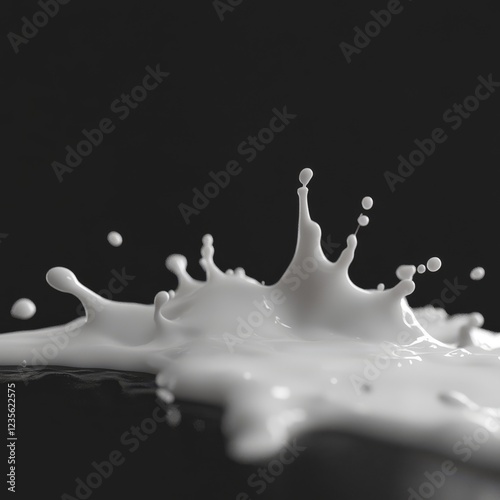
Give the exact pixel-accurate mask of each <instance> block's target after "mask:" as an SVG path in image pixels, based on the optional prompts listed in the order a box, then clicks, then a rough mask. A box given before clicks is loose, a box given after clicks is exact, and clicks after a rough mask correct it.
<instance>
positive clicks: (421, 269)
mask: <svg viewBox="0 0 500 500" xmlns="http://www.w3.org/2000/svg"><path fill="white" fill-rule="evenodd" d="M426 270H427V268H426V267H425V264H420V265H419V266H418V267H417V273H418V274H424V273H425V271H426Z"/></svg>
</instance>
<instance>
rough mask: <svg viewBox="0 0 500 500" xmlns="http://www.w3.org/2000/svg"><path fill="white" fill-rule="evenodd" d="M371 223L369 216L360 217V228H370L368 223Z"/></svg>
mask: <svg viewBox="0 0 500 500" xmlns="http://www.w3.org/2000/svg"><path fill="white" fill-rule="evenodd" d="M369 222H370V218H369V217H368V216H367V215H360V216H359V217H358V224H359V225H360V226H363V227H364V226H368V223H369Z"/></svg>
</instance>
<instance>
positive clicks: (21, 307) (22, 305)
mask: <svg viewBox="0 0 500 500" xmlns="http://www.w3.org/2000/svg"><path fill="white" fill-rule="evenodd" d="M35 313H36V306H35V304H34V302H33V301H32V300H30V299H19V300H16V302H14V304H13V306H12V308H11V310H10V315H11V316H12V317H13V318H17V319H30V318H32V317H33V316H34V315H35Z"/></svg>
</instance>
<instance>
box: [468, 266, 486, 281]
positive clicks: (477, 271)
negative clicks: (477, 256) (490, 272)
mask: <svg viewBox="0 0 500 500" xmlns="http://www.w3.org/2000/svg"><path fill="white" fill-rule="evenodd" d="M485 274H486V271H485V270H484V268H483V267H475V268H474V269H473V270H472V271H471V272H470V279H471V280H474V281H479V280H482V279H483V278H484V275H485Z"/></svg>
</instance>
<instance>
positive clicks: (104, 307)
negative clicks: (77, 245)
mask: <svg viewBox="0 0 500 500" xmlns="http://www.w3.org/2000/svg"><path fill="white" fill-rule="evenodd" d="M311 178H312V171H311V170H310V169H304V170H303V171H302V172H301V174H300V181H301V183H302V187H300V188H299V189H298V196H299V222H298V238H297V246H296V250H295V254H294V257H293V259H292V261H291V263H290V265H289V266H288V268H287V270H286V272H285V273H284V275H283V276H282V277H281V279H280V280H279V281H278V282H277V283H275V284H274V285H265V284H263V283H259V282H258V281H257V280H255V279H253V278H251V277H249V276H247V275H246V273H245V271H244V270H243V269H242V268H237V269H235V270H230V269H228V270H227V271H226V272H223V271H222V270H221V269H220V268H219V267H217V266H216V264H215V262H214V245H213V238H212V237H211V236H210V235H205V236H204V237H203V246H202V249H201V260H200V265H201V267H202V268H203V269H204V270H205V272H206V281H198V280H195V279H193V278H192V277H191V276H190V275H189V274H188V272H187V261H186V258H185V257H184V256H182V255H171V256H170V257H169V258H168V259H167V261H166V265H167V267H168V269H170V270H171V271H172V272H173V273H175V275H176V276H177V278H178V287H177V289H176V290H175V291H170V292H166V291H161V292H159V293H158V294H157V295H156V297H155V298H154V304H152V305H144V304H136V303H124V302H116V301H110V300H107V299H105V298H103V297H101V296H99V295H97V294H96V293H94V292H93V291H91V290H89V289H88V288H86V287H85V286H84V285H82V284H81V283H80V282H79V281H78V280H77V278H76V276H75V275H74V274H73V273H72V272H71V271H70V270H68V269H65V268H61V267H57V268H53V269H51V270H50V271H49V272H48V273H47V281H48V283H49V284H50V285H51V286H52V287H53V288H55V289H57V290H60V291H61V292H64V293H70V294H72V295H74V296H75V297H77V298H78V299H79V300H80V301H81V302H82V304H83V306H84V308H85V312H86V316H85V317H84V318H77V319H75V320H74V321H71V322H70V323H68V324H65V325H60V326H56V327H50V328H44V329H40V330H32V331H22V332H14V333H6V334H2V335H0V364H2V365H20V366H26V365H32V364H37V363H47V362H49V363H50V364H53V365H59V366H68V367H81V368H105V369H116V370H125V371H146V372H151V373H156V374H157V377H156V381H157V384H158V393H159V394H160V396H162V397H163V398H164V399H165V400H167V401H169V402H170V401H172V398H174V397H177V398H180V399H184V400H193V401H196V402H199V403H209V404H216V405H220V406H222V407H223V408H224V409H225V413H224V419H223V430H224V433H225V435H226V437H227V443H228V445H227V449H228V453H229V454H230V456H232V457H233V458H235V459H237V460H240V461H253V460H261V459H266V458H268V457H270V456H272V455H273V454H275V453H276V452H277V451H279V449H280V448H281V447H282V446H283V445H284V443H286V442H287V441H289V440H291V439H292V438H294V437H297V436H300V435H303V434H304V433H306V432H308V431H311V430H317V429H332V430H335V431H340V432H353V433H356V434H359V435H367V436H373V437H377V438H381V439H384V440H388V441H393V442H399V443H403V444H406V445H410V446H418V447H424V448H426V449H429V450H432V451H436V452H439V453H442V454H444V455H452V454H453V453H457V450H456V446H457V443H459V441H461V440H462V438H463V436H465V435H471V436H473V435H475V434H474V433H476V434H477V432H478V430H481V431H482V432H483V434H484V433H487V434H486V435H487V437H488V439H486V440H483V442H482V443H481V446H479V447H478V449H477V450H475V451H474V452H473V454H472V458H471V459H472V460H473V461H474V462H476V463H478V464H483V465H487V466H490V467H494V468H498V469H500V459H499V457H500V391H497V390H495V381H496V380H499V379H500V336H497V335H496V334H495V333H493V332H489V331H487V330H484V329H482V328H481V326H482V323H483V318H482V316H481V315H480V314H478V313H474V314H463V315H455V316H448V315H447V313H446V312H445V311H444V310H443V309H436V308H434V307H432V306H428V307H425V308H420V309H412V308H411V307H410V306H409V304H408V302H407V299H406V297H407V296H408V295H410V294H411V293H412V292H413V291H414V289H415V283H414V281H413V279H412V278H413V275H414V274H415V272H416V267H415V266H402V267H401V268H399V269H398V277H399V278H400V281H399V283H398V284H397V285H396V286H395V287H393V288H390V289H385V287H384V286H383V284H380V285H379V286H378V287H377V289H374V290H364V289H361V288H359V287H357V286H356V285H355V284H354V283H353V282H352V281H351V279H350V278H349V266H350V264H351V262H352V261H353V258H354V254H355V249H356V245H357V237H356V234H351V235H350V236H348V238H347V245H346V248H345V249H344V250H343V252H342V253H341V255H340V256H339V258H338V259H337V260H336V262H331V261H329V260H328V259H327V257H326V256H325V254H324V253H323V251H322V248H321V243H320V242H321V229H320V227H319V225H318V224H317V223H316V222H314V221H313V220H312V219H311V217H310V215H309V208H308V203H307V197H308V188H307V185H308V183H309V181H310V180H311ZM372 205H373V200H371V198H368V197H365V198H364V199H363V203H362V206H363V208H364V209H366V210H369V209H370V208H371V207H372ZM368 222H369V220H368V217H367V216H365V215H364V214H361V216H360V222H359V224H360V225H359V226H358V229H357V230H356V233H357V231H358V230H359V229H360V226H363V225H366V224H367V223H368ZM438 261H439V259H437V260H435V259H431V260H430V261H429V262H430V263H431V264H430V265H428V269H429V270H434V271H436V270H437V269H438V268H439V266H440V261H439V262H438ZM438 264H439V265H438ZM422 268H424V269H422ZM418 270H419V273H422V272H424V270H425V266H423V265H419V266H418ZM48 345H54V346H59V348H54V349H52V350H51V351H50V356H49V354H48V350H47V349H46V351H47V355H46V356H45V357H43V359H41V358H40V356H38V357H37V358H34V357H33V352H37V353H40V352H42V353H44V348H46V347H47V346H48ZM483 434H482V435H483Z"/></svg>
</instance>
